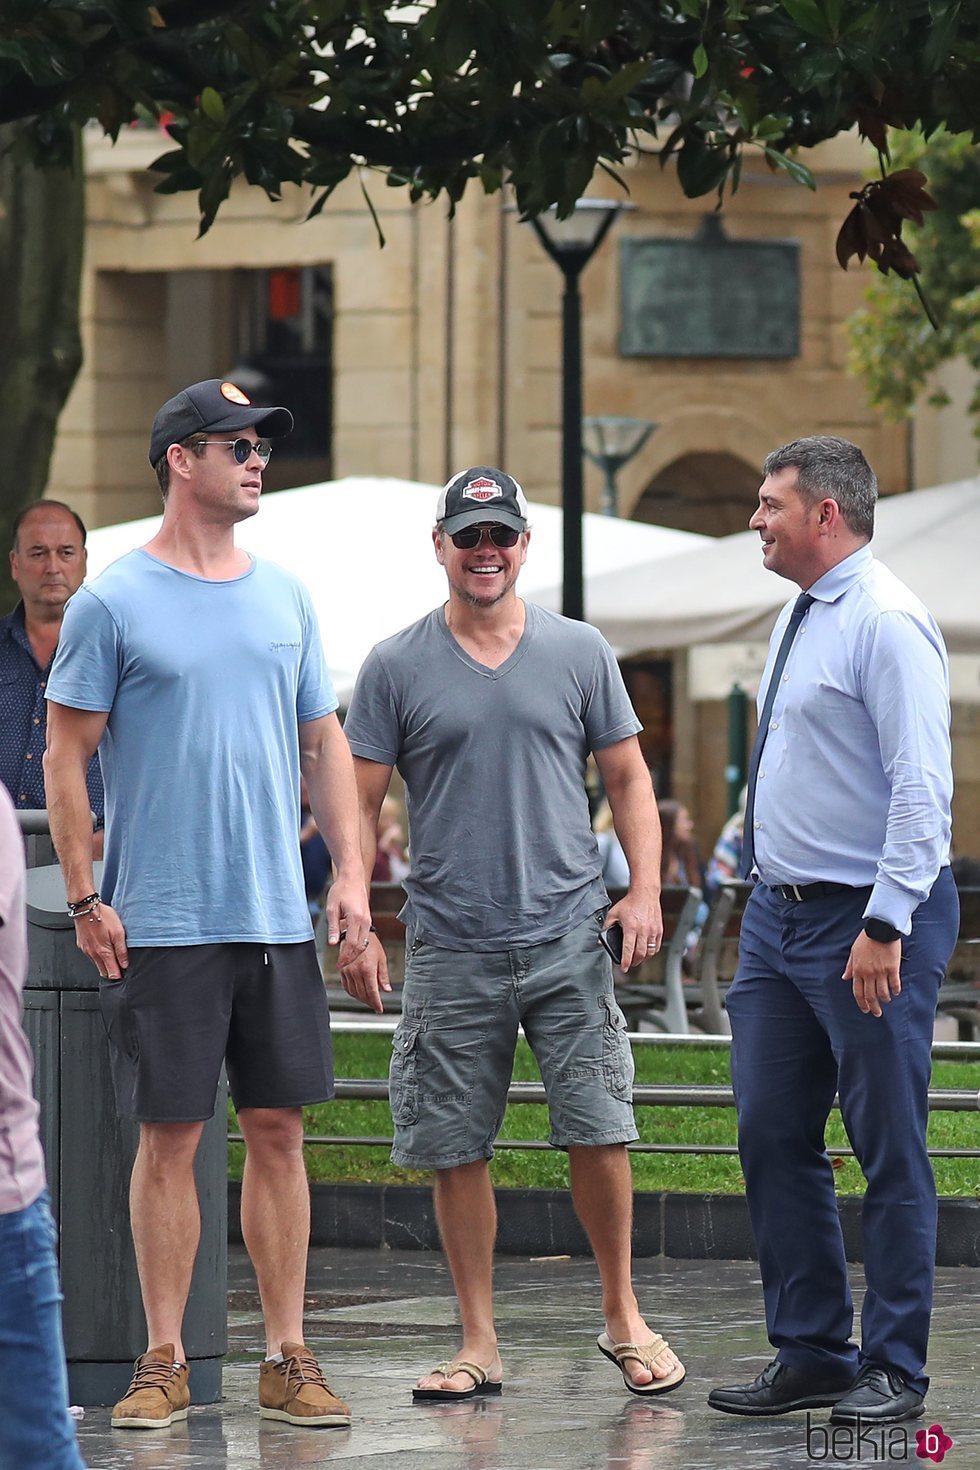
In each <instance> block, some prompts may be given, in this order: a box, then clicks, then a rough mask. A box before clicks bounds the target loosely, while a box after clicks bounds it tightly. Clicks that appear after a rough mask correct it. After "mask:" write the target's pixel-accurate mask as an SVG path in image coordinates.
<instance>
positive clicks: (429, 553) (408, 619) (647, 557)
mask: <svg viewBox="0 0 980 1470" xmlns="http://www.w3.org/2000/svg"><path fill="white" fill-rule="evenodd" d="M438 493H439V492H438V489H437V487H436V486H434V485H420V484H417V483H415V482H413V481H409V480H395V479H372V478H366V477H355V476H351V477H349V478H348V479H344V480H334V481H330V482H328V483H326V484H321V485H308V486H305V487H304V488H303V489H300V490H281V491H279V492H278V493H276V494H274V495H269V496H267V497H265V498H263V500H262V504H261V508H260V510H259V512H258V514H257V515H256V516H254V517H253V518H252V519H251V520H248V521H243V522H242V523H241V525H240V526H239V527H238V530H237V533H236V534H237V540H238V542H239V544H240V545H241V546H244V547H245V548H246V549H247V550H249V551H251V552H254V553H255V554H256V555H257V556H264V557H268V558H269V559H270V560H272V561H277V562H279V563H280V564H281V565H282V566H285V567H288V568H289V570H290V571H292V572H295V573H296V575H297V576H298V577H300V578H302V580H303V581H304V582H305V583H306V585H307V587H308V588H309V589H310V593H311V595H312V597H313V602H314V606H315V608H316V612H317V617H318V618H319V621H320V629H321V633H322V636H323V643H324V648H325V649H326V652H327V661H328V663H329V666H330V672H331V676H332V678H333V680H334V684H335V687H336V689H337V693H338V695H339V696H340V698H341V699H345V698H346V697H347V696H348V695H349V694H350V691H351V690H352V688H353V686H354V680H355V678H356V677H357V671H358V669H359V668H360V666H361V664H362V662H363V660H364V658H365V656H366V655H367V653H368V652H369V651H370V649H371V648H372V647H373V646H374V644H375V643H377V642H378V641H379V640H380V639H382V638H387V637H389V636H390V635H391V634H392V633H397V632H398V631H399V629H401V628H404V627H407V626H408V624H409V623H412V622H414V621H415V620H416V619H417V618H420V617H422V616H423V614H425V613H426V612H428V611H429V610H430V609H431V608H433V607H435V606H437V605H438V604H439V603H440V602H443V601H444V600H445V596H446V579H445V573H444V572H443V571H442V568H441V567H440V566H439V565H438V563H437V562H436V559H435V555H434V552H433V549H432V544H431V541H430V539H429V532H430V530H431V528H432V524H433V516H434V511H435V505H436V498H437V495H438ZM529 522H530V526H531V545H530V548H529V550H528V558H527V565H526V566H525V568H524V570H523V572H522V573H521V582H520V589H521V592H522V593H523V594H524V595H526V596H527V597H529V598H532V599H533V600H534V601H538V600H539V598H538V596H537V589H539V588H541V589H546V588H554V587H556V586H558V585H560V579H561V511H560V509H559V508H558V507H557V506H554V505H541V504H532V505H531V507H530V515H529ZM159 524H160V517H159V516H150V517H147V518H146V519H143V520H137V521H127V522H125V523H124V524H121V525H118V526H103V527H101V528H100V529H98V530H95V531H92V532H91V533H90V534H89V538H88V554H89V577H90V578H91V577H95V576H97V575H98V573H99V572H101V571H103V570H104V569H105V568H106V567H107V566H108V565H109V563H110V562H113V561H115V560H116V558H117V557H120V556H122V555H124V553H125V552H127V551H131V550H132V549H133V548H134V547H136V546H142V545H144V544H145V542H147V541H148V540H149V539H150V537H151V536H152V535H153V534H154V533H155V531H156V530H157V528H158V526H159ZM706 539H707V538H706V537H704V536H695V535H692V534H691V533H690V532H687V531H673V530H666V529H664V528H662V527H659V526H647V525H641V524H639V523H638V522H636V521H627V520H619V519H617V518H616V517H613V516H598V515H586V516H585V517H584V546H585V576H586V579H587V581H591V580H592V579H593V578H596V577H600V576H603V575H604V574H605V575H609V576H611V577H612V578H613V579H615V577H617V576H619V575H621V574H622V573H623V572H624V571H625V570H627V569H629V568H631V567H633V566H635V565H637V564H639V565H642V566H643V567H644V568H652V567H656V565H657V563H658V562H660V561H662V560H666V559H668V558H670V557H672V556H676V555H679V554H682V553H685V552H689V551H690V550H691V549H692V548H694V547H697V546H700V545H702V544H703V543H704V542H705V541H706ZM646 575H647V576H649V572H647V573H646ZM558 602H560V597H558V599H557V601H556V602H555V605H556V606H557V605H558Z"/></svg>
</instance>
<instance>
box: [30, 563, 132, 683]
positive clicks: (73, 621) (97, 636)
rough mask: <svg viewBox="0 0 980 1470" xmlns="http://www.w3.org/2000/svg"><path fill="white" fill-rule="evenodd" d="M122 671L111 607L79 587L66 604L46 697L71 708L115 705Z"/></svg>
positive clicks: (119, 642) (117, 637)
mask: <svg viewBox="0 0 980 1470" xmlns="http://www.w3.org/2000/svg"><path fill="white" fill-rule="evenodd" d="M121 674H122V641H121V639H120V636H119V629H118V628H117V626H116V623H115V619H114V618H113V617H112V614H111V613H110V612H109V609H108V608H107V607H106V606H105V604H104V603H103V602H102V601H101V599H100V598H98V597H97V596H96V595H95V593H94V592H91V591H90V590H89V589H88V588H87V587H80V588H79V589H78V591H77V592H76V593H75V595H74V597H72V598H70V599H69V601H68V603H67V604H66V607H65V616H64V621H63V622H62V625H61V636H60V638H59V640H58V651H57V653H56V654H55V656H54V663H53V665H52V667H51V672H50V674H49V675H48V683H47V688H46V690H45V695H46V697H47V698H48V699H49V700H51V701H53V702H54V703H55V704H65V705H68V706H69V708H71V709H85V710H101V711H105V712H108V711H109V710H111V709H112V706H113V703H114V701H115V698H116V690H117V688H118V687H119V680H120V677H121Z"/></svg>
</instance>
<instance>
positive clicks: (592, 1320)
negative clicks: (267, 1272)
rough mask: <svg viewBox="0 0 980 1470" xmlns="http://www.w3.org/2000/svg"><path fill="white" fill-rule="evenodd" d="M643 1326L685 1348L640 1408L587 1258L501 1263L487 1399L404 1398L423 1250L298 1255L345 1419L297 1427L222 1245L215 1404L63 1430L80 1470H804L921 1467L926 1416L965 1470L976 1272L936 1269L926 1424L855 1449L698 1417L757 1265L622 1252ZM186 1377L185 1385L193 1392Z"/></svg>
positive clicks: (423, 1279) (972, 1469)
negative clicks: (678, 1370)
mask: <svg viewBox="0 0 980 1470" xmlns="http://www.w3.org/2000/svg"><path fill="white" fill-rule="evenodd" d="M636 1275H637V1281H638V1283H639V1287H640V1295H641V1302H642V1304H643V1306H644V1309H645V1311H646V1314H647V1317H648V1320H650V1321H651V1323H654V1324H655V1325H656V1327H657V1328H658V1329H659V1330H661V1331H663V1333H664V1335H665V1336H667V1337H669V1338H670V1341H671V1344H672V1346H674V1347H676V1348H677V1350H678V1351H679V1352H680V1354H681V1355H682V1357H683V1358H684V1360H685V1362H686V1364H687V1368H688V1377H687V1381H686V1382H685V1383H684V1384H683V1386H682V1387H681V1388H679V1389H678V1390H676V1391H675V1392H674V1393H672V1394H670V1395H668V1396H666V1397H665V1398H663V1399H661V1400H659V1401H655V1402H653V1403H651V1402H649V1401H644V1400H641V1399H638V1398H634V1397H632V1396H631V1395H629V1394H628V1393H626V1391H625V1390H624V1388H623V1386H622V1380H621V1378H620V1375H619V1374H618V1372H617V1371H616V1370H615V1369H614V1368H613V1367H612V1365H611V1364H609V1363H607V1362H606V1360H605V1359H604V1358H602V1357H600V1355H599V1353H598V1351H597V1350H596V1347H595V1335H596V1333H597V1332H599V1331H600V1330H601V1327H602V1324H601V1321H600V1318H599V1312H598V1307H599V1296H598V1290H597V1286H596V1278H595V1269H594V1266H593V1265H592V1263H591V1262H590V1261H588V1260H581V1259H575V1260H562V1259H553V1260H544V1261H542V1260H537V1261H527V1260H518V1259H513V1258H504V1259H501V1260H500V1262H499V1265H498V1270H497V1301H498V1319H499V1329H500V1334H501V1348H502V1353H503V1358H504V1368H505V1373H506V1375H507V1381H506V1385H505V1389H504V1393H503V1395H502V1397H501V1398H499V1399H497V1400H480V1399H477V1400H471V1401H469V1402H466V1403H461V1404H451V1405H448V1406H444V1405H414V1404H413V1403H412V1401H411V1392H410V1390H411V1385H412V1383H413V1381H414V1380H415V1378H416V1377H418V1376H419V1375H421V1374H422V1373H423V1372H425V1371H427V1370H428V1369H429V1368H431V1367H432V1366H433V1365H434V1364H435V1363H437V1362H440V1361H442V1360H443V1359H444V1358H445V1357H446V1356H448V1355H449V1354H450V1353H451V1352H452V1351H453V1350H454V1348H455V1346H456V1335H455V1329H454V1326H453V1323H454V1309H453V1301H452V1295H451V1290H450V1285H449V1279H448V1276H447V1275H446V1273H445V1270H444V1269H443V1266H442V1264H441V1260H440V1258H439V1257H438V1256H436V1255H433V1254H431V1253H426V1252H398V1253H395V1252H390V1251H387V1252H373V1251H330V1250H321V1251H316V1252H314V1253H313V1256H312V1257H311V1262H310V1282H309V1285H310V1290H309V1302H308V1306H309V1310H308V1314H307V1341H308V1342H309V1343H310V1344H311V1346H312V1347H313V1348H314V1349H315V1350H316V1352H317V1353H318V1355H319V1357H320V1360H321V1363H322V1364H323V1366H324V1368H325V1370H326V1372H327V1375H328V1377H329V1379H330V1381H331V1384H332V1386H333V1387H334V1388H335V1390H336V1391H337V1392H338V1393H339V1394H341V1395H342V1396H343V1397H344V1398H346V1399H347V1400H348V1401H349V1402H350V1404H351V1405H352V1408H353V1412H354V1422H353V1425H352V1427H351V1428H350V1429H319V1430H314V1429H298V1428H293V1427H292V1426H290V1425H286V1424H275V1423H269V1422H266V1421H263V1420H260V1419H259V1418H258V1413H257V1381H258V1372H257V1367H256V1364H257V1362H258V1359H259V1358H260V1357H261V1355H262V1352H263V1341H262V1337H261V1327H260V1319H259V1316H258V1313H257V1310H256V1304H257V1297H256V1295H255V1284H254V1278H253V1277H252V1275H251V1271H250V1268H249V1266H248V1262H247V1260H246V1259H245V1257H244V1255H243V1253H242V1252H241V1251H240V1250H236V1251H233V1253H232V1261H231V1265H230V1277H231V1291H230V1311H231V1316H230V1321H231V1350H230V1352H229V1358H228V1362H227V1364H226V1367H225V1374H224V1386H225V1399H224V1402H223V1403H221V1404H219V1405H214V1406H210V1407H203V1406H202V1407H201V1408H197V1409H193V1408H192V1410H191V1413H190V1418H189V1420H188V1422H187V1423H186V1424H181V1425H179V1426H178V1425H174V1426H173V1428H171V1429H168V1430H152V1431H145V1432H142V1433H141V1432H136V1431H131V1432H129V1433H125V1432H121V1431H119V1430H115V1431H113V1430H111V1429H110V1428H109V1423H108V1420H109V1410H108V1409H88V1410H87V1411H86V1415H85V1419H84V1421H83V1422H82V1423H81V1425H80V1426H79V1437H80V1442H81V1445H82V1451H83V1454H84V1455H85V1457H86V1460H87V1463H88V1464H89V1465H90V1466H91V1467H92V1470H99V1467H112V1470H226V1467H227V1470H239V1467H240V1470H254V1467H261V1470H291V1467H293V1466H306V1465H318V1466H326V1465H328V1464H332V1465H335V1466H336V1467H337V1470H355V1467H365V1470H368V1467H370V1470H380V1467H381V1466H382V1465H384V1464H386V1463H387V1462H388V1461H391V1462H392V1464H393V1465H394V1466H395V1467H397V1470H734V1467H740V1466H746V1467H751V1470H757V1467H762V1470H766V1467H772V1470H797V1467H799V1470H802V1467H804V1466H810V1465H812V1464H814V1463H815V1462H819V1461H821V1460H822V1461H823V1462H825V1463H852V1464H854V1463H875V1462H877V1463H879V1464H880V1463H882V1462H883V1461H884V1462H885V1463H896V1461H898V1462H901V1461H907V1462H909V1463H911V1464H913V1465H929V1464H931V1463H934V1462H932V1461H930V1460H925V1459H921V1458H917V1457H916V1448H917V1446H916V1439H915V1432H916V1430H917V1429H919V1428H923V1427H927V1426H929V1425H931V1424H934V1423H937V1422H938V1423H939V1424H941V1425H942V1426H943V1429H944V1430H945V1432H946V1433H947V1434H948V1435H949V1436H950V1437H951V1438H952V1440H953V1448H952V1449H951V1450H950V1451H949V1452H948V1454H947V1456H946V1461H945V1463H946V1464H947V1465H948V1467H949V1470H980V1409H978V1405H977V1396H978V1391H980V1372H978V1362H980V1333H978V1321H980V1310H978V1307H980V1273H978V1272H977V1271H975V1270H970V1269H968V1268H960V1269H944V1270H942V1271H941V1272H940V1273H939V1279H938V1283H937V1286H938V1291H937V1301H936V1314H935V1318H934V1328H933V1339H932V1358H931V1361H930V1370H931V1373H932V1379H933V1390H932V1392H931V1394H930V1397H929V1402H928V1408H927V1415H926V1417H925V1418H924V1419H922V1420H919V1421H918V1423H917V1424H912V1425H909V1426H902V1428H901V1429H893V1430H892V1431H891V1433H890V1436H889V1438H888V1440H883V1439H882V1436H881V1433H880V1432H879V1434H878V1435H877V1436H876V1437H874V1440H873V1442H872V1441H871V1440H869V1439H867V1438H865V1441H864V1443H863V1444H858V1443H857V1442H856V1440H855V1439H854V1437H853V1436H852V1435H851V1434H850V1433H849V1432H847V1433H846V1434H845V1432H844V1431H841V1430H838V1431H837V1435H838V1438H837V1440H836V1441H834V1442H831V1441H829V1440H828V1439H827V1437H826V1435H825V1434H824V1432H823V1431H824V1429H825V1427H826V1425H827V1411H826V1410H823V1411H819V1412H818V1413H816V1414H814V1415H813V1416H812V1420H811V1438H810V1441H809V1446H808V1442H807V1420H806V1416H805V1415H801V1414H793V1415H789V1416H786V1417H784V1418H781V1419H777V1420H770V1421H768V1422H762V1423H759V1422H753V1421H751V1420H745V1419H734V1418H731V1417H729V1416H727V1415H723V1414H718V1413H715V1412H714V1411H713V1410H711V1409H709V1408H707V1406H706V1404H705V1395H706V1393H707V1391H708V1389H709V1388H710V1387H712V1385H714V1384H717V1383H732V1382H744V1381H746V1380H749V1379H751V1378H753V1377H754V1376H755V1374H756V1373H757V1372H758V1371H759V1369H760V1368H761V1367H763V1366H764V1364H765V1363H766V1362H768V1361H769V1358H770V1357H771V1353H770V1351H769V1345H768V1343H767V1341H766V1338H765V1334H764V1332H763V1330H762V1328H761V1326H760V1316H761V1294H760V1290H759V1286H758V1278H757V1273H756V1268H755V1266H754V1265H752V1264H750V1263H744V1262H718V1261H665V1260H663V1259H661V1258H656V1259H653V1260H646V1261H640V1262H638V1263H637V1271H636ZM193 1387H194V1385H193V1380H192V1382H191V1391H192V1393H193Z"/></svg>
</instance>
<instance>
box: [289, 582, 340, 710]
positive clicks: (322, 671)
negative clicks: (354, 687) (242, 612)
mask: <svg viewBox="0 0 980 1470" xmlns="http://www.w3.org/2000/svg"><path fill="white" fill-rule="evenodd" d="M300 603H301V608H302V617H303V648H302V651H301V653H300V661H299V679H298V681H297V688H296V718H297V720H298V721H299V722H300V724H306V723H308V722H309V721H310V720H318V719H319V718H320V717H321V716H322V715H330V714H333V712H334V710H335V709H336V708H337V705H338V704H339V702H340V701H339V700H338V698H337V695H336V692H335V690H334V687H333V680H332V679H331V678H330V671H329V670H328V668H327V660H326V656H325V654H324V652H323V640H322V638H321V637H320V625H319V623H318V622H317V617H316V613H315V612H314V611H313V604H312V602H311V600H310V594H309V592H308V591H307V590H306V588H305V587H303V586H302V584H300Z"/></svg>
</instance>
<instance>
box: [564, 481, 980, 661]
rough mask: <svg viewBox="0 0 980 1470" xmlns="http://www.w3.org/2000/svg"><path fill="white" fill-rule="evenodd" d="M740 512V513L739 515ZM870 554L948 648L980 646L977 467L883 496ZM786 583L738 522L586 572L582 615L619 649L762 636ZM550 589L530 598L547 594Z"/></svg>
mask: <svg viewBox="0 0 980 1470" xmlns="http://www.w3.org/2000/svg"><path fill="white" fill-rule="evenodd" d="M747 518H748V512H747V513H746V519H747ZM872 546H873V548H874V553H875V555H876V556H877V557H878V558H879V560H880V561H882V562H884V563H885V565H886V566H888V567H890V568H891V570H892V571H893V572H894V573H895V575H896V576H898V577H900V578H901V579H902V581H903V582H905V583H906V584H907V585H908V586H909V587H911V588H912V590H913V591H914V592H916V593H917V594H918V596H919V597H921V598H922V601H923V602H924V603H925V604H926V606H927V607H928V608H929V609H930V611H931V612H932V613H933V616H934V617H935V618H936V620H937V622H938V623H939V626H940V628H941V629H942V631H943V636H944V637H945V639H946V642H947V645H948V647H949V649H950V651H951V652H952V653H957V654H974V655H977V654H980V598H978V596H977V590H976V589H977V559H978V548H980V477H976V478H974V479H971V480H960V481H958V482H956V483H955V484H950V485H939V486H937V487H936V488H935V489H931V490H914V491H911V492H910V493H909V494H906V495H891V496H885V497H883V498H882V499H881V500H880V501H879V503H878V508H877V513H876V527H875V536H874V540H873V542H872ZM793 595H794V587H793V584H792V583H790V582H787V581H786V580H785V579H784V578H782V577H778V576H775V575H774V574H773V573H772V572H767V571H766V569H765V567H764V566H763V564H762V553H761V549H760V543H759V536H758V534H757V532H755V531H742V532H739V533H738V534H737V535H734V536H726V537H724V538H723V539H721V540H718V541H710V542H708V543H707V544H702V545H701V546H699V547H698V548H696V549H694V550H691V551H687V552H684V553H682V554H681V555H679V556H674V557H671V558H670V559H669V560H668V559H663V560H659V561H656V562H651V563H649V564H648V565H642V564H638V563H634V564H633V565H631V566H624V567H622V568H621V569H620V570H618V571H616V572H612V573H609V572H606V573H599V574H598V575H595V576H592V577H590V578H589V585H588V616H589V620H590V621H591V622H593V623H595V624H596V625H597V626H598V627H599V628H601V629H602V631H603V633H604V634H605V635H606V637H607V638H608V639H609V641H610V643H612V644H613V646H614V647H615V648H616V649H617V651H618V652H619V653H620V654H624V653H625V654H628V653H640V652H643V651H646V650H649V649H678V648H688V647H691V646H693V645H695V644H705V643H728V642H737V641H743V642H750V641H752V640H757V639H767V638H768V637H769V634H770V632H771V630H772V626H773V623H774V622H775V619H776V615H777V613H778V611H779V609H780V608H781V607H782V606H783V604H784V603H785V602H786V601H787V600H788V598H790V597H791V596H793ZM555 597H556V592H555V589H554V588H552V589H551V590H550V591H545V590H542V592H541V593H540V594H537V595H536V596H535V601H538V602H545V603H547V604H549V605H554V604H555Z"/></svg>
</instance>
